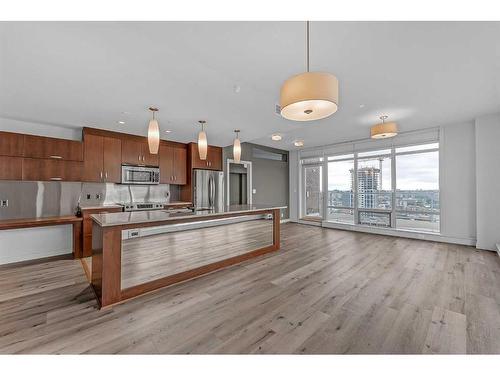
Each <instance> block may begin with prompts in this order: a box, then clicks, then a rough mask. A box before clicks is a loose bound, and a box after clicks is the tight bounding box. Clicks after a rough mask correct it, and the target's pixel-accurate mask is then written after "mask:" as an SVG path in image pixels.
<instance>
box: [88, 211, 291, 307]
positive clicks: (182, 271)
mask: <svg viewBox="0 0 500 375" xmlns="http://www.w3.org/2000/svg"><path fill="white" fill-rule="evenodd" d="M284 208H286V207H281V206H278V207H275V206H262V205H234V206H224V207H220V208H215V209H212V210H201V211H194V212H191V211H189V212H178V213H172V212H168V211H164V210H161V211H139V212H119V213H105V214H96V215H92V216H91V217H92V220H93V228H92V232H93V233H92V275H91V282H92V287H93V289H94V291H95V294H96V296H97V298H98V300H99V303H100V306H101V307H107V306H111V305H114V304H117V303H120V302H123V301H126V300H128V299H130V298H133V297H136V296H139V295H141V294H144V293H148V292H151V291H153V290H155V289H159V288H163V287H165V286H168V285H172V284H175V283H178V282H181V281H185V280H188V279H191V278H194V277H198V276H200V275H203V274H206V273H210V272H213V271H216V270H218V269H221V268H224V267H227V266H230V265H234V264H237V263H240V262H243V261H245V260H247V259H251V258H253V257H257V256H260V255H263V254H266V253H269V252H272V251H276V250H278V249H279V248H280V210H281V209H284ZM269 216H272V221H270V220H267V218H268V217H269ZM252 218H256V220H259V224H258V225H253V226H248V225H247V224H245V222H240V224H234V225H235V226H238V225H240V226H241V225H247V228H246V230H247V234H246V235H245V236H241V235H240V236H238V233H241V231H239V230H238V229H237V228H236V229H235V230H232V229H231V228H230V227H231V226H232V225H233V224H227V223H224V221H227V220H231V219H234V220H238V219H242V220H246V219H252ZM219 223H220V224H221V225H226V227H229V228H230V229H225V230H224V231H220V235H218V237H219V239H220V238H222V240H219V241H217V240H216V239H214V238H211V237H210V238H207V235H206V232H204V228H205V227H209V226H210V227H213V226H214V225H219ZM183 225H195V227H194V229H192V227H191V229H189V230H188V231H186V233H187V235H186V236H185V237H184V239H183V240H176V241H173V240H171V239H169V238H167V237H166V236H167V235H163V234H159V235H156V236H151V237H145V238H141V237H138V238H134V239H133V240H132V241H133V243H134V245H133V246H129V245H126V246H123V245H124V243H126V242H127V240H126V239H124V238H123V235H124V234H126V233H130V231H133V232H135V231H139V230H141V229H146V228H147V229H152V230H158V231H159V233H163V231H161V229H164V231H167V232H168V231H169V229H170V228H171V227H174V226H176V227H179V226H180V227H182V226H183ZM249 225H251V224H249ZM248 228H250V229H248ZM267 228H269V230H268V229H267ZM181 230H182V228H181ZM249 231H250V233H252V234H253V233H255V236H258V235H259V233H260V232H262V233H263V234H265V233H269V234H270V237H269V243H266V241H262V240H260V239H258V240H256V239H255V238H254V237H255V236H253V235H252V236H249V235H248V232H249ZM189 243H191V245H189ZM193 243H195V246H193ZM184 244H185V251H184ZM196 244H198V245H196ZM125 250H127V253H124V251H125ZM197 253H200V254H199V256H197ZM208 253H210V256H209V255H208ZM131 254H132V256H131ZM143 254H153V255H154V256H149V255H147V256H146V257H148V259H147V260H146V261H144V260H143V259H142V258H143V257H144V256H143ZM187 254H188V255H187ZM214 254H215V256H214ZM194 258H196V259H197V261H192V259H194ZM188 260H190V261H188ZM200 260H202V261H200ZM130 269H132V270H133V271H132V272H135V273H138V272H140V273H141V275H142V276H141V277H135V279H136V280H139V281H138V282H137V283H135V284H134V283H133V284H131V283H130V282H124V277H123V275H122V273H124V270H125V271H126V273H127V274H130V271H127V270H130ZM167 269H168V272H166V270H167ZM145 274H146V275H147V276H148V277H147V278H145V277H144V275H145Z"/></svg>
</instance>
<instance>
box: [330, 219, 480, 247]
mask: <svg viewBox="0 0 500 375" xmlns="http://www.w3.org/2000/svg"><path fill="white" fill-rule="evenodd" d="M321 226H322V227H324V228H331V229H341V230H350V231H354V232H363V233H372V234H382V235H385V236H394V237H402V238H411V239H417V240H424V241H434V242H445V243H452V244H457V245H466V246H475V245H476V239H475V238H460V237H450V236H444V235H441V234H434V233H422V232H413V231H406V230H396V229H387V228H374V227H369V226H360V225H351V224H340V223H332V222H328V221H324V222H322V223H321Z"/></svg>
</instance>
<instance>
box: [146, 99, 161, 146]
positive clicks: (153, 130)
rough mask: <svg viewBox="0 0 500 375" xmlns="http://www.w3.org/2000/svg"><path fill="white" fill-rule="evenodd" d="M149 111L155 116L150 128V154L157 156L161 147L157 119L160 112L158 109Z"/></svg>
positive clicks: (152, 108) (151, 108)
mask: <svg viewBox="0 0 500 375" xmlns="http://www.w3.org/2000/svg"><path fill="white" fill-rule="evenodd" d="M149 110H150V111H151V112H152V114H153V117H152V119H151V120H150V121H149V126H148V146H149V153H150V154H157V153H158V148H159V147H160V125H158V121H157V120H156V118H155V113H156V112H158V108H154V107H149Z"/></svg>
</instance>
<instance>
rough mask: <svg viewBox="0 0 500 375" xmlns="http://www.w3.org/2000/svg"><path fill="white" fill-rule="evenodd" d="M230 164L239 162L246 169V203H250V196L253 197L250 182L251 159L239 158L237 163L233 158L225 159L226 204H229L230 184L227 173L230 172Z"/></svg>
mask: <svg viewBox="0 0 500 375" xmlns="http://www.w3.org/2000/svg"><path fill="white" fill-rule="evenodd" d="M231 164H241V165H243V166H244V167H245V168H246V170H247V191H248V204H252V197H253V188H252V187H253V184H252V162H251V161H244V160H240V161H239V162H238V163H237V162H235V161H234V159H227V160H226V173H225V175H226V176H225V177H226V178H225V180H226V205H228V206H229V205H230V199H231V198H230V192H231V190H230V185H229V180H230V179H229V173H230V166H231Z"/></svg>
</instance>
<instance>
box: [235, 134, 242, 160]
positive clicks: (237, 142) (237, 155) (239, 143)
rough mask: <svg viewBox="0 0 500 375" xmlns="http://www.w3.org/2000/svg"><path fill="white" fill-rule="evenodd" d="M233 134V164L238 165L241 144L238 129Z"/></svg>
mask: <svg viewBox="0 0 500 375" xmlns="http://www.w3.org/2000/svg"><path fill="white" fill-rule="evenodd" d="M234 132H235V133H236V138H235V139H234V143H233V159H234V161H235V163H239V162H240V160H241V142H240V138H239V135H240V131H239V129H236V130H235V131H234Z"/></svg>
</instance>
